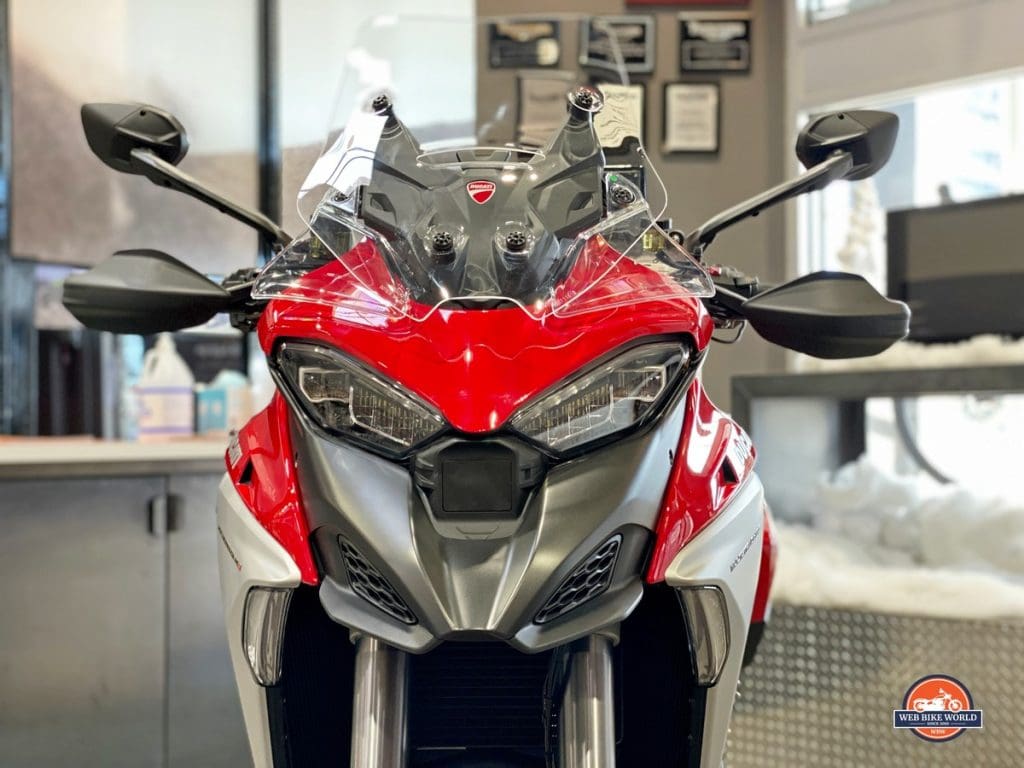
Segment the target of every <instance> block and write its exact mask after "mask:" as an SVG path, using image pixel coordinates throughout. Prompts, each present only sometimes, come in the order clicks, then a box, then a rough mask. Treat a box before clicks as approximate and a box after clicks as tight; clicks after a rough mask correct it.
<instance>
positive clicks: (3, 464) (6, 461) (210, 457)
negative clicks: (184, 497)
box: [0, 437, 228, 480]
mask: <svg viewBox="0 0 1024 768" xmlns="http://www.w3.org/2000/svg"><path fill="white" fill-rule="evenodd" d="M227 444H228V439H227V438H226V437H218V438H198V437H197V438H189V439H183V440H171V441H167V442H160V443H137V442H128V441H125V440H98V439H95V438H90V437H0V479H22V480H28V479H39V478H58V477H83V476H89V477H122V476H125V475H136V476H137V475H166V474H184V473H216V472H223V471H224V452H225V450H226V449H227Z"/></svg>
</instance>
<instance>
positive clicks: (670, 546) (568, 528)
mask: <svg viewBox="0 0 1024 768" xmlns="http://www.w3.org/2000/svg"><path fill="white" fill-rule="evenodd" d="M506 21H507V20H501V21H500V22H494V23H495V24H499V23H500V24H504V23H506ZM487 23H488V22H486V21H484V22H475V23H474V22H464V21H454V22H450V21H448V20H443V19H432V20H421V22H418V23H417V24H416V25H413V26H412V27H407V26H400V25H402V24H404V22H402V21H400V20H396V19H395V18H393V17H388V18H385V19H380V20H377V21H374V22H372V24H371V28H370V29H368V30H367V31H366V32H365V34H360V35H359V37H358V39H359V40H360V41H361V42H360V47H359V48H358V49H357V50H355V51H352V52H350V53H349V55H348V60H349V64H350V65H351V66H350V67H349V75H348V77H347V79H344V80H343V83H344V84H343V86H342V97H340V98H339V99H338V103H339V104H340V105H342V106H341V107H340V114H341V118H340V120H339V121H338V122H337V123H335V124H334V125H335V127H336V128H337V129H338V130H336V131H334V132H333V133H332V135H331V136H330V137H329V139H328V141H327V142H326V144H325V147H326V149H325V150H324V152H323V153H322V154H321V156H320V158H319V159H318V160H317V162H316V163H315V165H314V167H313V170H312V171H311V173H310V175H309V177H308V178H307V180H306V182H305V183H304V184H303V187H302V191H301V193H300V201H299V209H300V212H301V213H302V215H303V218H304V221H305V222H306V226H307V231H306V232H305V233H304V234H303V235H302V236H300V237H297V238H292V237H290V236H289V235H288V234H286V233H285V232H284V231H283V230H282V228H281V226H280V225H279V224H277V223H275V222H273V221H270V220H269V219H268V218H267V217H266V216H264V215H262V214H260V213H257V212H254V211H251V210H248V209H246V208H245V207H243V206H240V205H237V204H236V203H233V202H232V201H230V200H228V199H226V198H224V197H223V196H221V195H219V194H217V193H216V192H214V191H212V190H211V189H210V188H209V187H207V186H205V185H204V184H203V183H201V182H200V181H198V180H197V179H195V178H193V177H191V176H189V175H187V174H185V173H183V172H182V171H181V170H180V169H179V168H178V167H177V164H178V163H179V162H180V161H181V159H182V157H184V155H185V152H186V149H187V146H188V141H187V139H186V135H185V131H184V129H183V127H182V126H181V124H180V122H179V121H178V120H177V119H176V118H175V117H173V116H172V115H170V114H168V113H166V112H164V111H163V110H160V109H158V108H155V107H152V106H143V105H133V104H120V105H119V104H87V105H85V106H84V107H83V108H82V119H83V125H84V129H85V133H86V137H87V140H88V143H89V146H90V148H91V149H92V151H93V152H94V153H95V154H96V155H97V156H98V157H99V158H100V159H101V160H103V161H104V162H105V163H106V164H107V165H109V166H111V167H113V168H114V169H116V170H118V171H122V172H126V173H131V174H139V175H142V176H145V177H146V178H148V179H150V180H151V181H153V182H155V183H157V184H159V185H161V186H165V187H169V188H171V189H173V190H177V191H179V192H183V193H185V194H188V195H191V196H193V197H196V198H197V199H199V200H201V201H203V202H205V203H207V204H209V205H212V206H213V207H215V208H216V209H218V210H220V211H222V212H224V213H226V214H227V215H229V216H232V217H234V218H235V219H237V220H239V221H241V222H243V223H245V224H247V225H249V226H251V227H254V228H255V229H256V230H258V231H259V232H260V233H262V234H263V235H264V236H265V237H266V238H267V239H268V240H269V241H271V242H273V243H274V245H275V255H274V257H273V258H272V260H270V262H269V263H268V264H267V265H266V266H264V267H262V268H261V269H258V270H245V271H241V272H239V273H236V274H234V275H232V276H230V277H229V278H227V279H226V280H225V281H224V282H222V283H221V284H217V283H214V282H213V281H211V280H209V279H208V278H207V277H205V276H203V275H201V274H199V273H198V272H196V271H194V270H193V269H191V268H190V267H188V266H187V265H185V264H183V263H182V262H180V261H178V260H177V259H175V258H173V257H171V256H169V255H167V254H164V253H160V252H156V251H151V250H127V251H121V252H118V253H115V254H114V255H113V256H112V257H110V258H109V259H107V260H106V261H104V262H102V263H100V264H99V265H98V266H96V267H94V268H93V269H91V270H89V271H88V272H85V273H83V274H79V275H76V276H73V277H71V278H69V279H68V280H67V281H66V283H65V286H64V303H65V305H66V306H67V307H68V309H69V310H71V312H72V313H73V314H74V315H75V316H76V317H77V318H78V319H79V320H80V321H81V322H82V323H84V324H85V325H86V326H88V327H90V328H95V329H101V330H106V331H112V332H115V333H137V334H151V333H156V332H161V331H174V330H179V329H182V328H186V327H190V326H193V325H196V324H199V323H202V322H205V321H207V320H209V319H210V318H212V317H213V316H214V315H215V314H217V313H221V312H227V313H229V314H230V317H231V321H232V323H233V324H234V325H235V326H236V327H238V328H240V329H243V330H245V331H254V332H255V333H256V334H257V336H258V338H259V343H260V345H261V348H262V350H263V351H264V352H265V353H266V356H267V360H268V364H269V366H270V369H271V371H272V373H273V376H274V379H275V381H276V385H277V392H276V394H275V395H274V396H273V399H272V401H271V402H270V404H269V405H268V406H267V407H266V408H265V409H264V410H262V411H261V412H260V413H258V414H257V415H256V416H254V417H253V419H252V420H251V421H250V422H249V423H248V424H247V425H246V426H245V427H244V428H242V429H241V430H239V431H238V433H237V434H235V435H234V436H233V437H232V438H231V440H230V445H229V447H228V449H227V452H226V474H225V476H224V478H223V481H222V483H221V485H220V494H219V499H218V501H217V521H218V536H219V542H218V556H219V559H220V573H221V589H222V594H223V599H224V611H225V619H226V624H227V628H228V640H229V644H230V651H231V658H232V663H233V666H234V671H235V676H236V680H237V685H238V691H239V695H240V698H241V702H242V708H243V714H244V717H245V722H246V727H247V731H248V735H249V741H250V746H251V750H252V758H253V761H254V764H255V765H256V766H258V767H259V768H265V767H270V766H273V768H282V767H284V766H290V767H291V768H310V766H321V765H324V766H326V765H332V766H338V765H349V766H352V767H353V768H382V767H383V768H405V767H407V766H408V767H413V766H528V765H530V766H532V765H548V766H559V767H560V768H570V767H571V768H579V767H585V768H610V767H611V766H614V765H623V766H681V765H687V766H702V768H710V767H711V766H716V767H717V766H720V765H721V763H722V760H723V753H724V750H725V744H726V734H727V728H728V725H729V719H730V715H731V711H732V707H733V700H734V697H735V694H736V688H737V683H738V680H739V677H740V673H741V669H742V666H743V664H744V662H745V661H749V660H750V659H751V658H752V656H753V654H754V652H755V650H756V646H757V642H758V640H759V639H760V637H761V634H762V631H763V627H764V622H765V620H766V619H767V618H768V616H769V612H770V605H769V591H770V587H771V580H772V574H773V568H774V563H775V556H776V544H775V538H774V535H773V531H772V523H771V515H770V512H769V510H768V507H767V505H766V504H765V501H764V493H763V489H762V486H761V483H760V481H759V480H758V478H757V475H756V474H755V472H754V462H755V450H754V447H753V446H752V444H751V441H750V439H749V437H748V436H747V435H746V433H745V432H744V431H743V429H741V428H740V426H739V425H738V424H737V423H736V422H734V421H733V420H732V419H731V418H730V417H729V415H728V414H727V413H725V412H723V411H722V410H721V409H719V408H717V407H716V406H715V405H714V404H713V403H712V402H711V401H710V400H709V398H708V396H707V394H706V393H705V391H704V388H703V386H702V384H701V379H700V370H701V367H702V365H703V364H704V362H705V359H706V357H707V353H708V350H709V347H710V344H711V341H712V340H713V335H714V334H716V333H721V332H728V331H731V332H739V331H742V329H743V327H744V326H745V325H746V324H749V325H750V326H752V327H753V328H754V329H755V330H756V331H757V332H758V333H759V334H760V335H761V336H763V337H764V338H765V339H767V340H768V341H770V342H773V343H776V344H779V345H782V346H784V347H787V348H789V349H793V350H798V351H800V352H804V353H807V354H810V355H816V356H820V357H831V358H841V357H856V356H864V355H871V354H875V353H878V352H880V351H882V350H883V349H885V348H887V347H889V346H890V345H891V344H892V343H894V342H895V341H897V340H898V339H901V338H903V337H904V336H905V335H906V333H907V328H908V322H909V312H908V310H907V308H906V306H905V305H903V304H900V303H898V302H894V301H890V300H887V299H885V298H884V297H882V296H881V295H880V294H879V293H878V292H877V291H875V290H874V289H873V288H872V287H871V286H870V285H869V284H868V283H867V282H866V281H865V280H864V279H863V278H861V277H859V276H855V275H851V274H842V273H834V272H818V273H814V274H810V275H807V276H804V277H801V278H799V279H796V280H793V281H791V282H788V283H784V284H781V285H774V286H772V285H765V284H762V283H760V282H759V281H758V280H756V279H755V278H753V277H749V276H747V275H744V274H742V273H741V272H740V271H739V270H736V269H732V268H728V267H721V266H714V265H711V264H709V263H708V262H707V260H706V252H707V250H708V247H709V246H710V245H711V243H712V241H713V240H714V239H715V237H716V236H717V235H718V234H720V233H721V232H722V231H724V230H725V229H726V228H728V227H731V226H733V225H735V224H737V223H739V222H741V221H743V220H745V219H747V218H748V217H751V216H755V215H757V214H758V213H759V212H761V211H762V210H764V209H766V208H768V207H769V206H771V205H774V204H777V203H779V202H781V201H784V200H787V199H790V198H793V197H795V196H797V195H800V194H803V193H806V192H810V191H813V190H819V189H821V188H823V187H824V186H826V185H827V184H829V183H830V182H832V181H834V180H837V179H848V180H854V179H863V178H866V177H868V176H870V175H872V174H873V173H875V172H876V171H877V170H878V169H879V168H881V167H882V166H883V165H884V164H885V162H886V161H887V159H888V157H889V155H890V153H891V151H892V147H893V144H894V142H895V139H896V134H897V128H898V123H897V119H896V117H895V116H894V115H891V114H888V113H884V112H875V111H847V112H839V113H829V114H824V115H820V116H818V117H816V118H814V119H813V120H812V121H811V122H810V123H809V124H808V125H807V127H805V128H804V129H803V131H801V133H800V135H799V138H798V140H797V145H796V154H797V157H798V158H799V160H800V162H801V163H802V164H803V165H804V166H805V168H806V171H805V172H804V173H803V174H802V175H800V176H798V177H797V178H795V179H793V180H791V181H787V182H785V183H783V184H780V185H778V186H776V187H774V188H772V189H769V190H767V191H765V192H763V193H761V194H759V195H757V196H755V197H753V198H751V199H749V200H747V201H745V202H742V203H740V204H738V205H736V206H735V207H733V208H730V209H729V210H726V211H724V212H722V213H720V214H719V215H717V216H715V217H713V218H711V219H710V220H708V221H707V222H706V223H704V224H703V225H701V226H698V227H696V228H695V229H692V230H690V231H688V232H686V233H683V232H681V231H678V230H674V229H673V228H672V224H671V222H670V221H669V220H667V219H665V218H664V217H663V215H662V214H663V212H664V206H663V205H661V204H659V203H658V202H657V200H659V199H660V198H663V197H664V196H665V192H664V187H663V185H662V184H661V180H660V177H659V176H658V173H657V170H656V168H655V167H654V164H653V163H652V162H651V158H650V157H649V155H648V154H647V153H646V152H645V151H644V149H643V145H642V141H641V137H640V136H638V135H637V134H639V133H640V131H638V130H635V129H631V128H630V125H629V121H628V120H626V119H625V118H624V117H623V115H624V114H625V113H624V112H623V110H622V108H621V107H622V101H621V99H620V97H621V93H622V92H621V90H617V89H616V86H621V85H622V84H623V83H624V82H625V79H624V77H621V75H622V71H623V70H624V67H622V57H621V53H619V52H617V51H616V48H615V47H616V43H615V40H614V38H612V39H608V40H605V41H604V42H605V48H604V50H605V51H606V52H609V53H608V55H607V57H606V61H605V65H604V66H603V67H600V68H598V69H599V70H600V71H595V70H594V69H590V70H588V71H585V72H583V73H581V74H580V75H578V77H577V80H576V83H575V84H573V85H572V86H571V87H569V88H568V93H567V95H566V96H565V100H564V102H562V104H563V107H562V109H561V110H560V117H559V120H560V124H559V125H556V126H554V127H553V128H552V130H551V132H550V135H548V136H547V137H546V138H545V139H544V140H543V142H541V143H538V142H530V141H527V140H525V139H523V140H520V141H516V140H515V137H514V134H506V135H505V140H502V138H501V137H500V132H501V130H503V129H504V128H508V126H504V128H503V123H502V121H503V120H505V119H506V118H507V116H508V114H509V113H508V111H507V109H504V108H503V107H499V108H496V109H492V108H491V107H486V108H485V107H484V106H482V104H483V102H484V101H486V100H488V99H490V100H493V98H494V97H495V93H496V91H495V89H493V88H491V89H488V88H483V87H481V88H480V90H479V92H478V91H477V86H476V84H474V83H471V82H470V83H462V82H461V81H451V82H450V81H449V80H448V79H446V78H445V77H440V76H439V75H438V74H437V72H435V71H434V70H433V69H431V68H430V67H427V66H425V63H426V62H431V61H434V60H436V59H437V57H436V52H437V50H438V49H439V46H440V47H441V48H444V49H445V51H446V57H449V58H451V57H454V58H458V55H459V53H458V52H459V50H468V51H469V54H470V55H471V56H472V57H474V59H473V61H474V62H475V56H476V49H475V47H474V45H475V42H474V41H477V40H486V39H488V38H487V34H489V32H488V27H487V26H486V25H487ZM478 24H482V25H483V26H481V27H478V26H477V25H478ZM374 25H375V26H374ZM452 30H455V32H453V31H452ZM456 40H469V41H471V42H472V43H473V44H471V45H469V46H468V47H467V48H464V49H459V48H458V46H457V45H455V44H454V43H452V42H451V41H456ZM446 41H448V42H446ZM438 66H439V67H444V66H447V67H448V70H447V71H448V74H449V75H451V74H452V72H454V71H456V70H455V69H454V68H453V67H452V66H450V62H448V63H447V64H446V63H445V62H439V64H438ZM458 71H459V72H461V71H463V70H462V69H459V70H458ZM474 71H475V70H473V69H472V68H470V70H469V72H468V74H467V75H466V77H470V78H471V77H473V72H474ZM491 74H493V73H488V74H486V75H485V74H480V75H479V77H481V78H482V77H485V76H491ZM617 80H618V81H617ZM446 88H447V91H445V90H444V89H446ZM563 92H564V91H563ZM445 94H446V95H445ZM473 94H476V97H474V96H473ZM442 96H444V98H442ZM460 99H461V101H460ZM403 100H404V101H405V102H407V103H408V105H409V114H410V115H411V117H410V118H409V119H408V120H407V121H405V120H403ZM477 100H479V101H480V104H478V103H477ZM503 109H504V111H503ZM606 110H607V111H606ZM609 114H610V118H609ZM603 115H604V116H603ZM417 120H418V121H419V122H420V123H421V124H425V125H427V127H428V128H430V129H431V130H432V133H433V135H434V137H435V138H438V137H440V138H441V139H448V140H449V141H448V142H447V143H442V144H439V145H438V144H434V145H430V146H426V145H425V143H424V142H421V141H420V140H419V139H417V137H416V130H422V129H420V128H417V129H416V130H414V128H413V126H414V123H415V122H416V121H417ZM431 121H433V122H431ZM460 121H461V122H460ZM467 121H468V122H469V123H471V126H470V129H469V130H468V131H467V130H466V122H467ZM476 126H481V127H480V128H477V127H476ZM533 129H534V131H536V130H537V126H533ZM510 130H514V129H510ZM439 134H440V136H439ZM467 134H469V135H470V137H471V138H470V140H469V141H468V143H467V142H463V143H459V142H457V141H452V140H451V139H453V138H458V137H460V136H466V135H467ZM495 136H498V138H495Z"/></svg>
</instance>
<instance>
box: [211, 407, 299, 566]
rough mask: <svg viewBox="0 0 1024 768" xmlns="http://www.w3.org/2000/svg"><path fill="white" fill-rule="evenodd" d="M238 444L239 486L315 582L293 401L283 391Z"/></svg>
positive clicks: (234, 470)
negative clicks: (295, 453) (292, 427)
mask: <svg viewBox="0 0 1024 768" xmlns="http://www.w3.org/2000/svg"><path fill="white" fill-rule="evenodd" d="M238 446H239V449H240V453H239V454H236V455H235V461H234V462H232V455H231V454H232V452H231V451H228V455H227V457H226V460H227V465H228V474H229V475H230V476H231V480H232V482H234V484H235V490H237V491H238V495H239V496H241V497H242V500H243V501H244V502H245V504H246V506H247V507H248V508H249V510H250V511H251V512H252V514H253V517H255V518H256V519H257V520H258V521H259V522H260V524H261V525H262V526H263V527H264V528H265V529H266V530H267V532H268V533H270V535H271V536H273V537H274V538H275V539H276V540H277V542H278V543H279V544H280V545H281V546H282V547H284V548H285V550H287V552H288V554H289V555H291V556H292V559H293V560H294V561H295V565H297V566H298V568H299V573H300V574H301V575H302V581H303V582H304V583H306V584H314V585H315V584H316V583H317V582H318V581H319V575H318V574H317V569H316V565H315V564H314V562H313V553H312V551H311V550H310V547H309V527H308V526H307V524H306V516H305V514H303V511H302V500H301V499H300V498H299V490H298V488H299V486H298V482H297V481H296V478H295V465H294V463H293V460H292V444H291V435H290V433H289V432H288V404H287V403H286V402H285V400H284V398H283V397H281V395H280V393H276V394H275V395H274V397H273V399H272V400H271V401H270V405H268V406H267V407H266V408H265V409H264V410H262V411H260V412H259V413H258V414H256V415H255V416H253V418H252V419H251V420H250V421H249V423H248V424H246V425H245V426H244V427H242V429H241V430H239V432H238ZM250 462H251V463H252V467H251V469H250V468H249V463H250Z"/></svg>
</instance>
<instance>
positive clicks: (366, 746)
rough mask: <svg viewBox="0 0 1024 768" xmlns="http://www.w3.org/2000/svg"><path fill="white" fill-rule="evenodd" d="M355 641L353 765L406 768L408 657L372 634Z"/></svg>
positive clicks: (376, 767) (357, 767)
mask: <svg viewBox="0 0 1024 768" xmlns="http://www.w3.org/2000/svg"><path fill="white" fill-rule="evenodd" d="M357 643H358V645H357V646H356V669H355V685H354V695H353V701H352V760H351V765H352V768H405V740H406V721H407V696H406V689H407V685H406V668H407V660H408V657H407V656H406V654H405V653H404V652H403V651H399V650H397V649H395V648H392V647H391V646H389V645H386V644H385V643H382V642H381V641H380V640H378V639H377V638H375V637H366V636H363V637H361V638H359V640H357Z"/></svg>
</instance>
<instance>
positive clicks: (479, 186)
mask: <svg viewBox="0 0 1024 768" xmlns="http://www.w3.org/2000/svg"><path fill="white" fill-rule="evenodd" d="M496 188H497V187H496V186H495V184H494V182H493V181H471V182H469V184H467V185H466V192H468V193H469V196H470V197H471V198H473V202H474V203H476V204H477V205H483V204H484V203H486V202H487V201H488V200H490V199H491V198H492V197H494V190H495V189H496Z"/></svg>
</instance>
